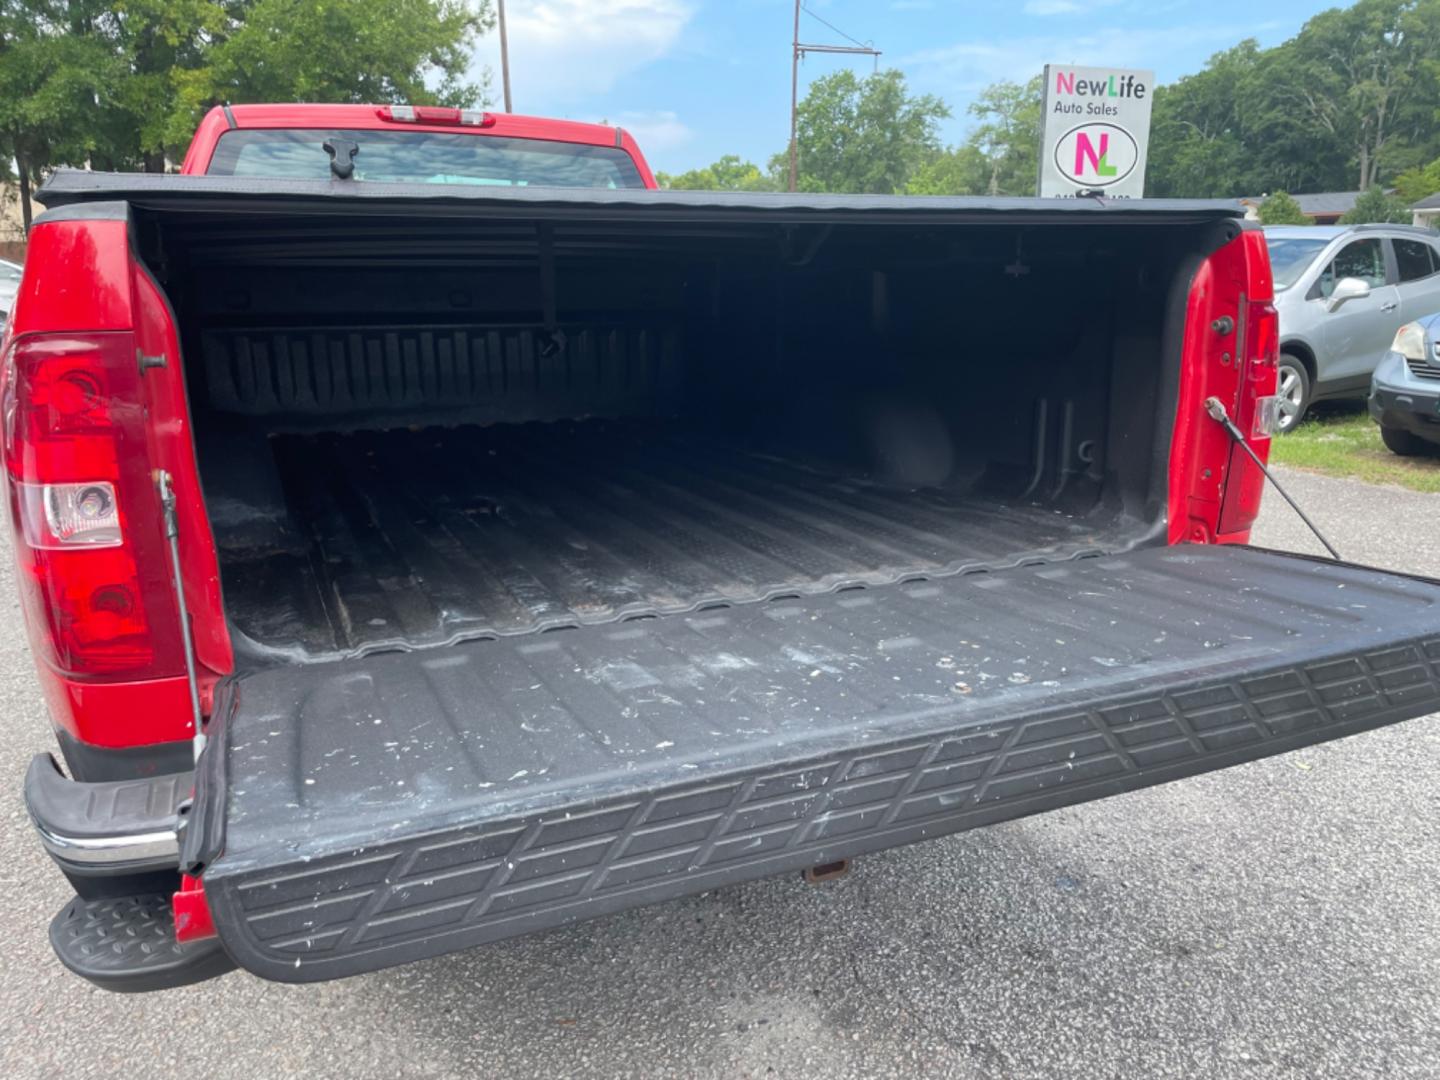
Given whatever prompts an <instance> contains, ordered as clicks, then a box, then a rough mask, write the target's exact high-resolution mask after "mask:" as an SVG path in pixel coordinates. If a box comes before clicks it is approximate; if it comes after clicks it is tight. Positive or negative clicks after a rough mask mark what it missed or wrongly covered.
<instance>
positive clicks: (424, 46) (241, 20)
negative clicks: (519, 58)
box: [127, 0, 494, 145]
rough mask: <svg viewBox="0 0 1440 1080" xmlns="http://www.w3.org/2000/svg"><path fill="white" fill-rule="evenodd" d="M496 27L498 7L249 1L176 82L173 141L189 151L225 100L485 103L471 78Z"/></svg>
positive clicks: (450, 2) (462, 2) (430, 0)
mask: <svg viewBox="0 0 1440 1080" xmlns="http://www.w3.org/2000/svg"><path fill="white" fill-rule="evenodd" d="M127 2H128V0H127ZM154 2H157V3H161V4H163V3H165V2H167V0H154ZM493 25H494V13H493V10H492V8H491V5H490V0H241V7H240V8H239V11H238V15H237V17H235V18H233V19H232V20H231V23H230V25H229V26H228V28H227V29H226V30H225V32H224V33H223V35H221V36H219V38H218V40H217V41H216V42H215V44H214V45H213V47H211V48H210V49H209V50H208V53H207V55H206V57H205V62H204V63H203V64H200V65H198V66H196V67H194V68H192V69H186V70H184V71H183V73H182V74H179V75H178V76H177V77H176V80H175V81H176V87H177V100H176V102H175V106H174V108H173V109H172V110H171V112H170V115H169V117H168V123H167V137H168V138H169V139H170V140H172V141H173V142H175V143H176V144H179V145H183V142H184V141H186V140H188V139H189V134H190V132H191V131H192V130H193V129H194V125H195V122H196V121H197V120H198V119H199V116H200V114H201V113H203V112H204V111H205V110H206V109H208V108H210V107H211V106H212V105H217V104H219V103H220V102H222V101H229V102H234V103H242V102H252V101H325V102H366V101H379V102H410V103H413V104H417V105H434V104H445V105H458V106H462V107H463V106H473V105H476V104H480V103H482V102H483V100H484V98H485V92H486V87H485V86H483V85H475V84H473V83H470V82H468V81H466V77H465V76H466V71H467V70H468V68H469V66H470V61H471V57H472V52H473V48H474V44H475V40H476V38H477V37H478V36H479V35H481V34H483V33H485V32H486V31H488V30H489V29H490V28H491V27H492V26H493Z"/></svg>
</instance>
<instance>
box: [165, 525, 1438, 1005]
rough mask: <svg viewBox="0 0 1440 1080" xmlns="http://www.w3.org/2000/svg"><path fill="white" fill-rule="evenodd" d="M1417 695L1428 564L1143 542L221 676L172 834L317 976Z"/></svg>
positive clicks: (1429, 668)
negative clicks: (190, 787) (1382, 564)
mask: <svg viewBox="0 0 1440 1080" xmlns="http://www.w3.org/2000/svg"><path fill="white" fill-rule="evenodd" d="M1437 707H1440V584H1437V583H1435V582H1430V581H1424V580H1419V579H1415V578H1408V577H1404V576H1401V575H1398V574H1390V573H1381V572H1378V571H1375V570H1369V569H1364V568H1361V567H1356V566H1350V565H1344V564H1337V563H1330V562H1319V561H1315V560H1312V559H1308V558H1304V557H1300V556H1294V555H1282V554H1276V553H1270V552H1264V551H1259V550H1255V549H1247V548H1237V547H1202V546H1193V547H1179V548H1152V549H1148V550H1143V551H1137V552H1133V553H1130V554H1126V555H1123V556H1114V557H1104V558H1091V559H1082V560H1078V561H1074V562H1070V563H1066V564H1061V565H1051V566H1035V567H1026V568H1020V569H1016V570H1010V571H1005V572H1000V573H988V574H974V575H967V576H951V577H935V578H931V579H929V580H919V581H913V582H909V583H904V584H899V585H892V586H884V587H877V588H857V589H853V590H846V591H842V592H838V593H835V594H832V595H825V596H811V597H806V598H794V599H788V598H778V599H775V600H771V601H768V602H762V603H752V604H743V605H735V606H728V607H727V606H720V607H714V608H709V609H705V610H697V611H695V612H692V613H690V614H687V615H674V616H668V617H664V618H649V619H643V620H638V621H632V622H617V623H613V624H609V625H598V626H585V627H579V628H575V629H569V630H564V631H560V632H553V633H546V634H533V635H527V636H524V637H515V638H497V639H493V640H483V641H476V642H471V643H467V644H463V645H456V646H451V647H446V648H435V649H428V650H423V651H418V652H413V653H390V654H384V655H376V656H370V657H366V658H362V659H358V660H346V661H339V662H334V663H323V664H312V665H308V666H296V667H286V668H275V669H270V670H266V671H262V672H258V673H255V674H252V675H249V676H246V677H242V678H238V679H236V680H233V681H231V682H230V683H228V684H227V685H225V686H224V687H222V691H221V694H220V697H219V699H218V701H217V707H216V718H215V721H214V722H213V727H212V738H211V742H210V745H209V748H208V749H207V750H206V753H205V757H204V759H203V760H202V768H201V770H200V776H201V779H200V789H199V792H198V795H197V803H196V807H195V810H194V812H193V814H192V817H191V821H190V824H189V827H188V829H187V834H186V837H185V850H184V856H185V858H186V859H187V860H188V862H189V864H190V865H191V866H192V867H203V874H204V881H205V884H206V890H207V894H208V896H209V898H210V903H211V906H212V909H213V912H214V917H215V922H216V925H217V927H218V929H219V932H220V935H221V938H222V940H223V943H224V945H225V948H226V949H227V950H228V951H229V952H230V953H231V955H232V956H233V957H234V958H235V959H236V960H237V961H238V962H239V963H240V964H241V965H243V966H244V967H246V968H248V969H250V970H251V971H254V972H256V973H257V974H260V975H264V976H267V977H269V978H274V979H282V980H286V981H310V980H317V979H325V978H333V977H336V976H341V975H349V974H353V973H357V972H362V971H368V970H372V969H375V968H380V967H384V966H388V965H391V964H396V963H402V962H405V961H409V960H413V959H417V958H420V957H426V956H434V955H438V954H441V953H445V952H450V951H454V950H456V949H461V948H465V947H468V946H472V945H476V944H480V943H482V942H487V941H493V940H497V939H500V938H504V937H508V936H512V935H515V934H520V933H525V932H529V931H534V930H540V929H544V928H547V927H553V926H558V925H562V924H565V923H569V922H572V921H574V920H577V919H582V918H588V917H592V916H596V915H601V914H604V913H607V912H613V911H618V910H621V909H624V908H628V907H633V906H636V905H639V904H643V903H648V902H652V901H656V900H661V899H665V898H669V897H676V896H681V895H684V894H687V893H694V892H698V891H701V890H704V889H709V888H713V887H715V886H718V885H724V884H727V883H731V882H737V881H743V880H747V879H751V878H756V877H761V876H765V875H769V874H774V873H777V872H781V871H789V870H795V869H799V868H802V867H806V866H811V865H817V864H821V863H826V862H830V861H834V860H838V859H841V858H846V857H850V856H854V855H858V854H861V853H864V852H869V851H875V850H878V849H881V848H886V847H892V846H895V845H898V844H904V843H909V842H913V841H916V840H920V839H926V838H931V837H936V836H942V835H945V834H947V833H952V832H956V831H959V830H962V829H968V828H972V827H974V826H977V825H983V824H987V823H990V822H995V821H1000V820H1005V819H1008V818H1014V817H1019V816H1022V815H1025V814H1032V813H1036V812H1039V811H1043V810H1049V809H1052V808H1055V807H1059V806H1065V805H1069V804H1072V803H1078V802H1082V801H1085V800H1088V799H1094V798H1100V797H1102V796H1106V795H1112V794H1116V793H1119V792H1124V791H1130V790H1133V789H1136V788H1140V787H1144V786H1146V785H1149V784H1155V783H1160V782H1163V781H1166V780H1173V779H1177V778H1180V777H1183V776H1188V775H1192V774H1195V773H1199V772H1204V771H1207V770H1211V769H1217V768H1222V767H1224V766H1227V765H1233V764H1237V763H1240V762H1244V761H1249V760H1253V759H1255V758H1260V757H1264V756H1267V755H1270V754H1275V753H1280V752H1283V751H1286V750H1291V749H1294V748H1296V747H1300V746H1305V745H1308V744H1312V743H1317V742H1321V741H1324V740H1327V739H1333V738H1337V737H1340V736H1343V735H1348V734H1351V733H1354V732H1358V731H1364V730H1366V729H1369V728H1374V727H1378V726H1381V725H1384V724H1389V723H1393V722H1395V721H1398V720H1403V719H1407V718H1410V717H1414V716H1419V715H1422V714H1425V713H1428V712H1431V711H1433V710H1435V709H1436V708H1437Z"/></svg>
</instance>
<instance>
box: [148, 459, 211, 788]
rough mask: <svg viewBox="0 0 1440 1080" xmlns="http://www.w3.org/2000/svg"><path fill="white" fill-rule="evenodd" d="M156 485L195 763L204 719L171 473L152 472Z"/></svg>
mask: <svg viewBox="0 0 1440 1080" xmlns="http://www.w3.org/2000/svg"><path fill="white" fill-rule="evenodd" d="M155 485H156V487H158V488H159V489H160V508H161V512H162V514H163V515H164V520H165V539H166V540H167V541H168V542H169V544H170V569H171V571H172V573H173V575H174V579H175V606H176V608H177V609H178V610H179V612H180V640H181V641H182V642H183V643H184V648H185V681H186V682H187V683H188V684H189V687H190V720H191V723H193V724H194V725H195V736H194V738H193V739H192V740H191V742H192V745H193V746H194V748H195V760H196V761H199V760H200V752H201V751H202V750H204V749H205V731H204V729H203V728H202V727H201V724H202V721H203V717H202V715H201V711H200V683H199V680H198V679H197V678H196V676H195V641H194V639H193V638H192V637H191V635H190V613H189V612H188V611H187V610H186V609H185V582H184V579H183V578H182V577H181V576H180V515H179V514H178V513H177V512H176V510H175V489H174V487H172V486H171V484H170V474H169V473H168V472H166V471H165V470H164V469H157V470H156V471H155Z"/></svg>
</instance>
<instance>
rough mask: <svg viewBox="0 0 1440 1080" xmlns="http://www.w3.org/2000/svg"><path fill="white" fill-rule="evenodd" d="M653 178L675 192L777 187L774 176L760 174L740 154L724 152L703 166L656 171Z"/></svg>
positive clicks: (762, 189)
mask: <svg viewBox="0 0 1440 1080" xmlns="http://www.w3.org/2000/svg"><path fill="white" fill-rule="evenodd" d="M655 179H656V181H657V182H658V183H659V184H660V186H661V187H663V188H670V189H672V190H674V191H775V190H777V184H776V180H775V178H774V177H772V176H767V175H766V174H765V173H762V172H761V171H760V166H758V165H756V164H755V163H754V162H750V161H743V160H741V158H740V155H739V154H726V155H725V156H724V157H722V158H721V159H720V160H719V161H717V162H715V163H714V164H711V165H706V166H705V167H704V168H703V169H691V170H689V171H688V172H683V173H680V174H679V175H676V176H672V175H670V174H669V173H663V172H662V173H656V174H655Z"/></svg>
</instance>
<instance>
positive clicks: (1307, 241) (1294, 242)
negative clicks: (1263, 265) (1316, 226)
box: [1265, 236, 1329, 290]
mask: <svg viewBox="0 0 1440 1080" xmlns="http://www.w3.org/2000/svg"><path fill="white" fill-rule="evenodd" d="M1327 243H1329V241H1328V239H1322V238H1320V237H1315V238H1313V239H1312V238H1311V237H1308V236H1304V237H1302V236H1267V237H1266V238H1265V246H1266V247H1268V248H1269V249H1270V269H1271V271H1272V272H1273V273H1274V274H1275V288H1276V289H1277V290H1279V289H1288V288H1289V287H1290V286H1291V285H1294V284H1295V282H1296V281H1298V280H1299V279H1300V275H1301V274H1303V273H1304V272H1305V268H1306V267H1307V266H1309V265H1310V264H1311V263H1312V262H1313V261H1314V260H1315V256H1316V255H1319V254H1320V251H1321V249H1322V248H1324V246H1325V245H1326V244H1327Z"/></svg>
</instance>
